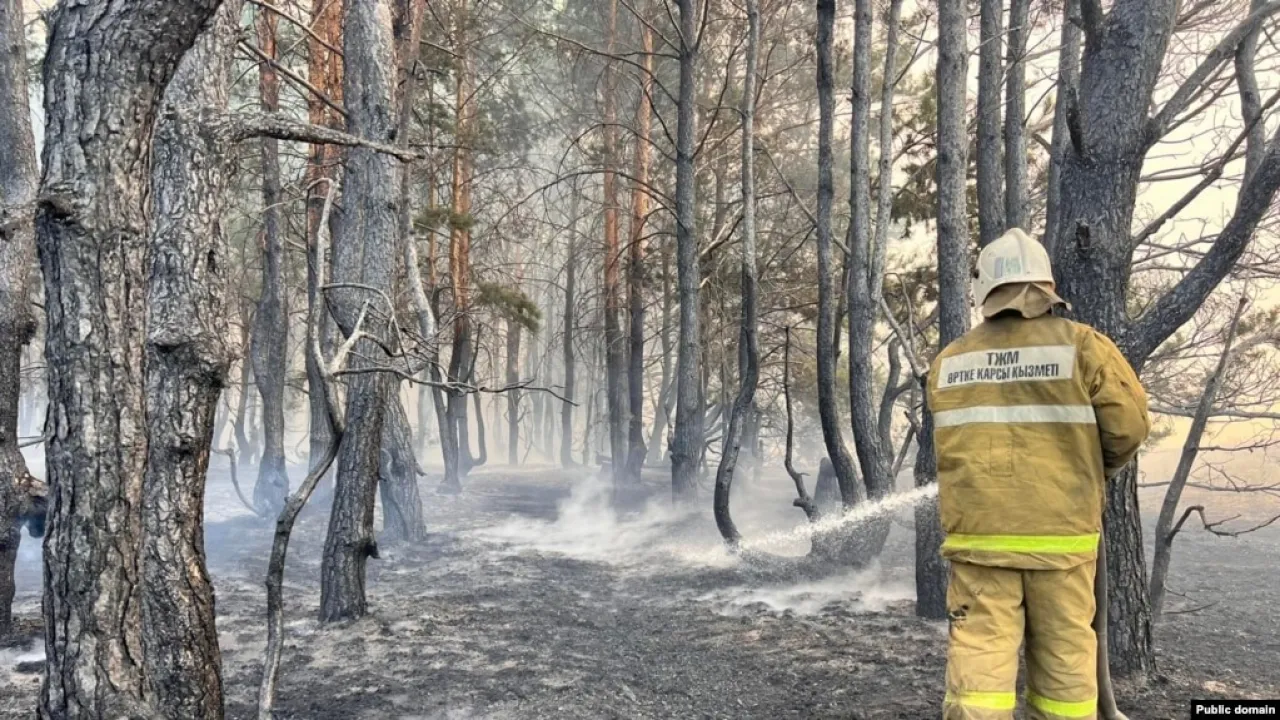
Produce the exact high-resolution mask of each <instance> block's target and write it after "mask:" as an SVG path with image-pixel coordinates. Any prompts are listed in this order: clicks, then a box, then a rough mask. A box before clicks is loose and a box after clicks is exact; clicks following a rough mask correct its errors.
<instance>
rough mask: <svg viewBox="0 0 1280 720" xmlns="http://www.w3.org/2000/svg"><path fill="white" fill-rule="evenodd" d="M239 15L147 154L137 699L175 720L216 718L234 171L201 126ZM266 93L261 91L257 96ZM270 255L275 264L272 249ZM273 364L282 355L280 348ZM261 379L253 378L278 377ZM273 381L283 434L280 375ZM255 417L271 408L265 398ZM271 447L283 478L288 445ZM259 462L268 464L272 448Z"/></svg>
mask: <svg viewBox="0 0 1280 720" xmlns="http://www.w3.org/2000/svg"><path fill="white" fill-rule="evenodd" d="M240 8H241V2H240V1H239V0H230V1H229V2H224V3H223V6H222V7H221V8H220V9H219V11H218V13H217V14H216V15H215V16H214V20H213V23H212V24H211V25H210V26H209V28H208V29H207V30H206V31H205V32H204V34H203V35H202V36H201V37H200V39H199V40H198V41H197V42H196V45H195V47H193V48H192V49H191V50H190V51H189V52H188V53H187V54H186V55H185V56H184V57H183V59H182V62H181V64H180V65H179V66H178V70H177V73H176V74H175V75H174V78H173V80H172V81H171V82H170V83H169V86H168V88H167V89H166V91H165V96H164V105H163V106H162V110H161V119H160V123H159V125H158V127H157V129H156V133H155V138H154V143H155V146H154V148H153V152H152V163H153V165H152V168H151V178H152V180H151V187H152V197H153V198H154V199H155V210H154V218H153V221H152V226H151V243H150V255H151V268H150V270H151V272H150V274H149V280H148V288H147V345H146V375H145V378H146V393H147V405H146V409H147V421H148V424H147V432H148V440H149V445H148V453H147V469H146V477H145V480H144V485H143V507H144V510H143V536H144V540H143V548H142V579H143V583H144V584H145V591H144V592H143V594H142V602H143V605H142V628H143V632H142V645H143V651H144V654H143V663H144V668H145V671H146V676H147V682H146V690H145V695H146V697H147V699H148V700H149V701H150V703H151V704H152V705H153V706H154V707H155V708H156V709H157V710H159V712H160V713H161V716H162V717H166V718H172V719H173V720H184V719H186V718H205V719H208V720H218V719H220V718H221V717H222V715H223V701H222V677H221V656H220V654H219V650H218V634H217V630H216V627H215V622H214V615H215V614H214V595H213V587H212V585H211V583H210V580H209V574H208V572H207V571H206V569H205V553H204V490H205V477H206V475H207V472H208V467H209V453H210V449H211V444H212V441H213V433H214V417H215V415H216V410H217V404H218V396H219V394H220V393H221V391H222V388H223V385H224V383H225V380H226V375H227V370H228V367H229V365H230V352H229V351H228V349H227V347H226V344H225V343H226V335H227V326H226V320H225V317H226V315H225V309H226V298H227V285H226V278H225V276H224V275H223V273H224V272H225V270H224V268H226V267H228V266H229V263H228V258H227V247H226V241H225V238H224V236H223V232H222V223H223V219H224V217H225V216H226V213H227V190H228V184H229V181H230V178H231V177H232V174H233V172H234V168H233V167H231V163H230V162H229V161H228V158H230V157H233V155H232V154H231V153H229V152H228V149H229V147H230V145H231V138H229V137H228V134H227V132H226V128H225V126H224V125H221V124H211V123H209V122H207V121H206V118H207V117H208V114H209V113H210V111H214V112H219V113H225V112H226V111H227V98H228V93H229V89H230V72H231V63H232V57H233V54H234V51H235V40H236V36H237V32H238V30H239V19H240ZM266 90H267V87H266V84H265V83H264V96H267V94H266V92H265V91H266ZM265 159H266V158H265V157H264V160H265ZM277 180H278V178H277ZM268 222H269V223H270V222H272V220H270V219H268ZM276 245H277V247H276V248H275V250H276V252H277V253H279V252H282V248H281V247H280V246H279V240H278V237H277V241H276ZM277 259H278V258H277ZM264 279H265V278H264ZM276 279H277V281H278V280H279V278H276ZM259 307H260V308H261V307H262V304H260V306H259ZM279 311H280V308H274V309H267V312H279ZM262 315H263V310H260V311H259V317H262ZM283 320H284V318H283V316H281V317H280V321H281V324H282V325H283ZM259 327H260V328H262V326H261V325H260V326H259ZM282 332H283V331H282ZM273 340H274V338H273ZM280 344H281V345H282V344H283V343H282V342H281V343H280ZM276 352H278V353H279V354H280V355H281V356H283V348H282V347H281V348H278V349H277V351H276ZM255 354H256V353H255ZM260 368H261V370H260V372H261V374H262V375H267V374H269V373H271V372H274V369H272V370H268V369H267V367H265V366H260ZM262 375H260V377H261V376H262ZM278 380H279V381H280V383H281V388H280V391H281V392H280V394H279V395H277V396H276V397H275V400H279V401H280V403H281V405H280V406H277V407H276V409H277V410H279V411H280V413H281V415H280V420H281V421H283V382H284V378H283V367H281V368H280V376H279V377H278ZM259 387H260V388H261V387H263V384H262V382H261V381H260V382H259ZM264 406H267V407H270V405H269V402H268V400H267V398H266V395H265V394H264ZM270 432H271V430H270V429H268V434H270ZM276 440H277V441H278V450H279V452H280V454H281V456H280V463H281V465H283V452H284V445H283V438H282V437H277V438H276ZM265 452H266V454H268V455H269V454H270V453H271V452H272V445H271V443H270V442H269V443H268V444H267V446H266V451H265Z"/></svg>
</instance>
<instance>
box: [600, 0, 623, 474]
mask: <svg viewBox="0 0 1280 720" xmlns="http://www.w3.org/2000/svg"><path fill="white" fill-rule="evenodd" d="M608 7H609V9H608V13H609V14H608V19H607V20H606V25H607V29H606V33H607V35H608V39H607V41H606V45H605V47H606V51H605V52H606V59H605V66H604V127H603V132H604V357H605V405H606V407H607V409H608V417H609V457H610V466H609V467H610V469H611V471H612V473H613V481H614V484H615V485H616V484H618V483H621V482H622V481H623V480H624V479H625V476H626V470H627V430H626V424H627V419H626V417H624V415H625V413H626V412H627V386H626V379H625V378H624V377H623V373H624V372H625V368H626V359H625V355H624V352H625V349H624V347H623V342H624V341H623V335H622V326H621V323H620V322H619V315H620V314H621V312H622V289H621V273H620V268H621V265H622V254H621V251H620V246H619V240H618V224H619V223H618V214H619V213H618V211H619V202H618V173H617V169H618V155H619V153H618V129H617V125H618V110H617V103H618V98H617V95H618V88H617V81H616V80H615V72H614V68H613V60H612V59H611V58H610V57H609V56H612V55H613V53H614V47H615V45H616V44H617V35H618V0H609V6H608Z"/></svg>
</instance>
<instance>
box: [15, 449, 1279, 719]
mask: <svg viewBox="0 0 1280 720" xmlns="http://www.w3.org/2000/svg"><path fill="white" fill-rule="evenodd" d="M295 475H296V476H298V477H300V476H301V471H297V472H295ZM251 481H252V478H250V479H249V482H251ZM666 482H667V480H666V477H665V476H661V475H655V476H654V477H652V478H647V479H646V483H645V484H644V486H643V487H640V488H636V489H634V490H633V491H630V492H629V493H627V497H625V498H622V499H621V501H620V503H619V506H620V507H623V508H625V509H624V510H622V511H620V512H615V511H614V510H612V509H610V502H609V492H608V491H607V489H606V486H605V485H603V484H602V483H601V482H600V481H598V480H596V479H595V478H594V477H593V476H592V475H590V474H587V473H585V472H579V473H569V472H565V471H562V470H559V469H550V468H545V469H525V470H511V469H504V468H493V469H489V470H485V469H481V470H478V471H476V472H475V473H473V475H472V476H471V478H470V479H469V480H468V481H467V483H466V491H465V493H464V494H463V495H461V496H457V497H453V496H439V495H436V494H435V492H434V490H435V485H436V480H434V479H424V480H423V483H422V487H423V497H424V501H425V502H426V505H427V509H428V515H429V524H430V530H431V533H432V534H431V539H430V540H429V541H428V542H427V543H425V544H424V545H422V546H418V547H404V546H396V545H388V544H385V543H384V544H383V546H382V547H381V552H382V559H381V560H375V561H371V562H370V566H369V567H370V571H369V578H368V581H369V600H370V605H371V608H372V612H371V614H370V616H369V617H367V618H365V619H363V620H360V621H357V622H352V623H345V624H339V625H331V626H321V625H320V624H319V623H318V622H317V621H316V620H315V617H316V614H317V611H318V607H319V567H320V552H321V548H322V546H323V541H324V531H325V526H326V520H327V516H326V513H325V512H324V510H323V508H322V507H321V506H319V505H317V507H315V508H313V509H311V510H309V511H308V513H307V514H305V515H304V517H303V520H302V521H301V522H300V524H299V526H298V529H297V531H296V532H295V536H294V543H293V545H292V548H291V552H290V556H289V572H288V575H287V579H286V602H287V608H286V613H287V617H288V619H289V620H288V632H289V646H288V649H287V650H286V655H285V663H284V669H283V674H282V677H281V691H280V697H279V706H278V707H279V710H280V716H281V717H283V718H307V719H314V720H329V719H334V720H338V719H341V720H348V719H356V718H379V719H380V720H381V719H383V718H404V719H409V718H432V719H441V720H443V719H446V718H448V719H453V718H459V719H461V718H494V719H505V718H582V719H587V718H591V719H596V718H761V719H767V720H773V719H775V718H885V719H889V718H900V719H904V720H905V719H916V718H930V717H937V716H938V715H939V708H940V703H941V700H942V672H943V663H944V657H945V649H946V629H945V626H944V625H943V624H941V623H933V622H926V621H922V620H919V619H917V618H915V617H914V615H913V607H912V606H913V601H912V598H913V586H912V578H913V569H912V553H913V542H914V540H913V535H912V530H911V526H910V523H911V512H910V510H909V509H904V510H900V511H898V512H896V513H895V514H894V517H895V520H894V527H893V530H892V532H891V535H890V539H889V545H888V548H887V550H886V553H885V554H884V557H883V559H882V562H881V565H880V566H879V567H877V568H873V569H871V570H867V571H863V572H844V573H836V574H834V575H827V576H821V577H815V576H812V575H808V576H801V575H800V574H786V573H782V574H780V573H777V572H770V573H767V574H762V573H761V572H760V571H759V570H758V569H752V568H750V567H747V566H744V565H742V564H740V563H739V562H738V561H737V560H735V559H734V558H732V557H731V556H729V555H728V554H727V553H726V552H725V551H724V549H723V547H722V545H721V543H720V542H719V539H718V536H717V535H716V532H715V527H714V523H713V522H712V520H711V518H710V516H709V512H697V513H694V514H692V515H683V516H682V515H677V514H675V513H673V512H672V511H671V510H670V503H669V501H668V497H669V489H668V488H669V486H668V485H667V484H666ZM788 486H789V481H788V480H787V479H786V478H785V476H782V475H775V474H773V473H768V472H766V473H764V476H763V477H761V478H758V479H755V480H754V481H752V480H745V481H742V482H740V484H739V487H738V488H735V492H736V493H737V494H736V495H735V498H734V500H735V501H734V512H735V519H736V520H737V521H738V525H739V528H740V529H741V530H742V531H743V533H744V534H745V535H746V536H747V538H748V541H749V542H751V543H752V545H753V546H754V547H755V548H756V549H759V550H765V551H769V552H774V553H779V554H790V555H799V554H803V553H804V552H805V551H806V550H807V546H808V541H807V539H806V537H805V533H804V531H803V528H804V519H803V516H802V514H801V513H800V511H799V510H796V509H795V508H793V507H791V506H790V497H789V495H788ZM702 504H703V505H706V506H707V507H708V508H709V506H710V497H709V493H708V494H707V497H706V500H705V502H703V503H702ZM207 515H208V520H207V521H208V526H207V538H208V539H207V544H208V550H209V556H210V567H211V570H212V573H213V577H214V582H215V588H216V592H217V607H218V628H219V632H220V636H221V644H222V652H223V676H224V681H225V684H226V690H227V698H228V711H229V716H230V717H232V718H250V717H252V716H253V710H254V699H255V694H256V691H257V687H258V681H259V677H260V672H261V654H262V648H263V641H264V636H265V630H264V604H265V592H264V590H263V585H262V578H263V573H264V571H265V566H266V556H267V548H268V545H269V542H270V532H269V527H268V526H267V525H265V524H263V523H261V522H260V521H258V520H256V519H254V518H252V517H251V516H249V515H248V513H247V512H245V511H243V509H242V508H239V507H238V502H237V501H235V499H234V494H233V493H232V490H231V487H230V483H229V482H228V480H227V477H226V475H225V470H223V469H221V468H219V469H218V470H217V471H216V472H215V473H214V476H213V477H212V478H211V480H210V490H209V507H208V513H207ZM1278 545H1280V530H1276V529H1268V530H1265V531H1261V532H1258V533H1254V534H1251V535H1248V536H1244V537H1241V538H1239V539H1225V538H1219V537H1214V536H1211V535H1208V534H1207V533H1204V532H1194V531H1191V530H1190V529H1188V530H1186V531H1184V532H1183V534H1182V535H1181V536H1180V537H1179V539H1178V541H1177V546H1176V552H1175V557H1174V564H1173V571H1172V578H1171V579H1172V586H1173V590H1174V591H1175V592H1176V593H1179V594H1175V595H1172V596H1171V602H1172V604H1173V608H1172V609H1173V610H1175V611H1178V610H1185V609H1196V608H1200V607H1201V606H1204V605H1208V607H1206V608H1203V609H1200V610H1198V611H1196V612H1190V613H1179V614H1173V615H1170V616H1168V617H1167V618H1166V619H1165V620H1163V621H1162V622H1161V623H1160V624H1159V626H1158V628H1157V632H1156V637H1157V642H1158V644H1159V647H1160V659H1161V668H1160V669H1161V672H1162V673H1163V678H1162V680H1161V681H1160V682H1158V683H1156V684H1155V685H1153V686H1151V687H1148V688H1146V689H1143V690H1134V689H1130V688H1125V689H1124V695H1123V697H1122V698H1121V707H1122V709H1124V710H1126V711H1127V712H1129V714H1130V717H1131V718H1134V720H1147V719H1155V718H1179V719H1181V718H1185V717H1187V713H1188V710H1187V701H1188V700H1189V699H1190V698H1192V697H1277V696H1280V636H1278V635H1277V633H1276V632H1275V628H1276V627H1278V626H1280V622H1278V621H1280V617H1278V615H1280V610H1278V609H1277V608H1278V606H1280V573H1278V572H1277V571H1276V560H1275V558H1276V548H1277V546H1278ZM20 563H21V564H20V568H19V574H18V587H19V596H18V605H17V610H18V613H19V615H20V619H21V623H22V627H23V633H22V636H20V637H17V638H12V639H10V640H8V641H7V642H6V643H5V645H6V646H5V647H2V648H0V718H4V719H8V718H29V717H31V716H32V708H33V707H34V704H35V700H36V695H37V693H38V690H39V672H40V667H41V665H42V662H41V660H42V658H43V652H42V649H41V644H40V641H39V640H38V638H35V637H34V636H35V635H36V634H38V631H39V582H40V571H39V548H38V546H37V545H36V544H35V543H31V542H27V543H26V544H25V550H24V552H23V557H22V560H21V561H20Z"/></svg>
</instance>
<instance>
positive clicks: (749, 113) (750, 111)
mask: <svg viewBox="0 0 1280 720" xmlns="http://www.w3.org/2000/svg"><path fill="white" fill-rule="evenodd" d="M759 46H760V7H759V3H758V2H757V0H747V50H746V52H747V58H746V64H747V69H746V74H745V75H744V76H743V78H742V339H743V340H744V341H745V342H743V346H744V352H743V361H744V362H743V363H742V370H741V373H740V375H741V378H740V379H739V383H740V385H739V390H738V397H737V398H736V399H735V400H734V402H733V411H732V413H731V414H730V416H729V424H728V427H727V429H726V430H725V439H724V453H723V454H722V455H721V457H720V466H719V467H718V468H716V489H715V518H716V526H717V527H718V528H719V529H720V535H721V537H723V538H724V539H725V542H727V543H729V544H730V545H736V544H737V543H738V541H739V540H740V539H741V535H740V534H739V532H738V529H737V527H735V526H734V524H733V518H732V517H731V515H730V513H729V492H730V490H731V488H732V486H733V472H734V469H735V466H736V465H737V462H738V451H739V446H740V445H741V441H742V434H743V433H742V430H743V424H744V423H745V422H747V421H748V420H749V416H750V414H751V408H752V406H753V404H754V401H755V395H756V384H757V383H758V382H759V381H760V343H759V339H758V336H757V326H758V319H757V311H756V283H757V275H756V177H755V121H756V64H757V62H758V60H757V57H758V55H759Z"/></svg>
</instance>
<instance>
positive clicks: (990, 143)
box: [978, 0, 1005, 247]
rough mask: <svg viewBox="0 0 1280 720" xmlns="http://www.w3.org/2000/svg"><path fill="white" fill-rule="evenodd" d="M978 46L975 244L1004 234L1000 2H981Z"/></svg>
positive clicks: (1002, 31)
mask: <svg viewBox="0 0 1280 720" xmlns="http://www.w3.org/2000/svg"><path fill="white" fill-rule="evenodd" d="M981 28H982V29H981V33H980V35H979V45H978V228H979V230H978V242H979V244H980V245H982V246H984V247H985V246H986V245H987V243H990V242H991V241H992V240H995V239H996V238H998V237H1000V234H1001V233H1003V232H1004V230H1005V228H1004V214H1005V213H1004V178H1003V177H1002V176H1003V172H1002V165H1001V160H1000V150H1001V148H1000V88H1001V81H1002V80H1003V79H1004V54H1003V53H1002V52H1001V46H1002V45H1003V43H1004V3H1003V2H1002V0H982V11H981Z"/></svg>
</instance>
